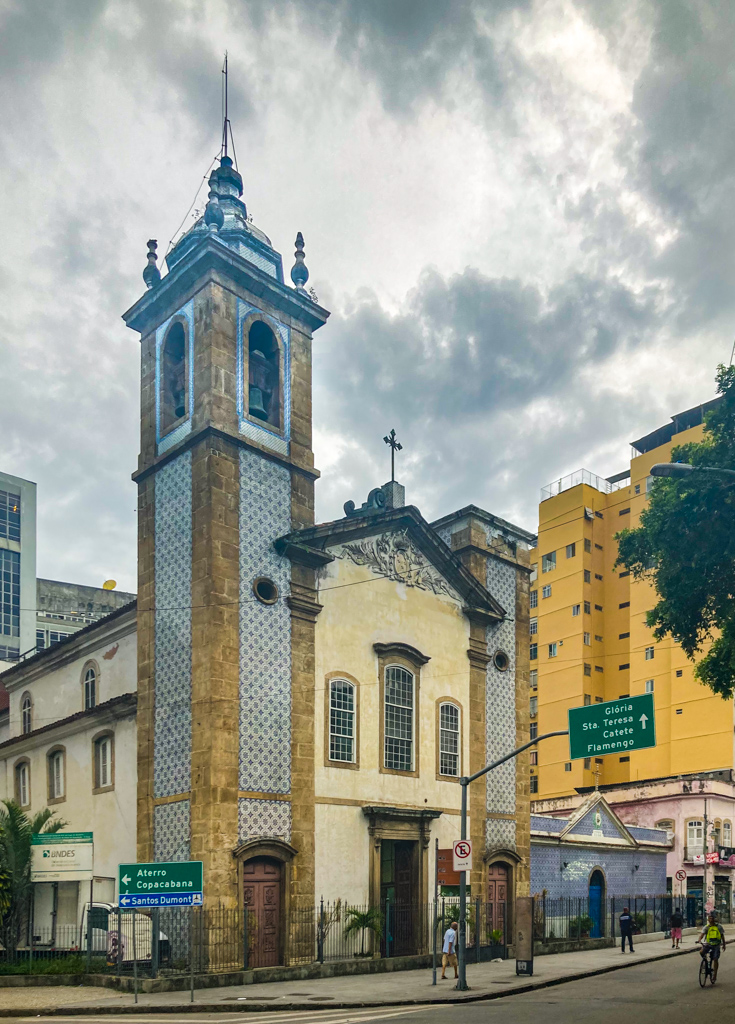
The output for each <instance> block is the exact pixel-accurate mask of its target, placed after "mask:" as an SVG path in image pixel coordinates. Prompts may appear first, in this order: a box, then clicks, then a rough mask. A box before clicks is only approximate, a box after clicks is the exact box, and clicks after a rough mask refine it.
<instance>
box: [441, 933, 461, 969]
mask: <svg viewBox="0 0 735 1024" xmlns="http://www.w3.org/2000/svg"><path fill="white" fill-rule="evenodd" d="M457 927H458V925H457V922H456V921H452V923H451V924H450V926H449V927H448V928H447V930H446V931H445V932H444V943H443V945H442V981H446V974H445V971H446V969H447V967H453V968H454V977H455V978H458V977H459V974H458V973H457Z"/></svg>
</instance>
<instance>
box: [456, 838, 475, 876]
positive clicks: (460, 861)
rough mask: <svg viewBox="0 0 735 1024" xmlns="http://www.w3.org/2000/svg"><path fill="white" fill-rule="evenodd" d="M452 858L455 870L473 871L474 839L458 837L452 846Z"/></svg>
mask: <svg viewBox="0 0 735 1024" xmlns="http://www.w3.org/2000/svg"><path fill="white" fill-rule="evenodd" d="M452 858H453V862H454V864H453V866H454V870H455V871H472V841H471V840H470V839H458V840H457V841H456V842H455V843H454V845H453V846H452Z"/></svg>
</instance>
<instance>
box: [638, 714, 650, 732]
mask: <svg viewBox="0 0 735 1024" xmlns="http://www.w3.org/2000/svg"><path fill="white" fill-rule="evenodd" d="M638 721H639V722H640V723H641V729H645V728H646V722H647V721H648V715H641V717H640V718H639V719H638Z"/></svg>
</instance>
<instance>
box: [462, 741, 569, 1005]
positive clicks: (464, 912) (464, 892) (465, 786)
mask: <svg viewBox="0 0 735 1024" xmlns="http://www.w3.org/2000/svg"><path fill="white" fill-rule="evenodd" d="M568 735H569V733H568V731H567V730H566V729H559V730H557V731H556V732H546V733H544V734H543V736H537V737H536V739H533V740H529V741H528V743H523V744H522V745H521V746H520V747H516V749H515V750H511V752H510V753H509V754H505V755H504V756H503V757H499V758H498V759H497V761H493V762H492V764H487V765H485V767H484V768H481V769H480V771H479V772H475V774H474V775H469V776H467V775H465V776H463V777H462V778H461V779H460V780H459V784H460V786H461V787H462V812H461V813H462V818H461V831H460V838H461V839H466V838H467V789H468V787H469V784H470V783H471V782H474V781H475V779H479V778H480V777H481V776H483V775H487V773H488V772H491V771H492V770H493V768H499V767H500V765H501V764H505V762H506V761H510V759H511V758H513V757H516V756H517V755H518V754H522V753H523V751H524V750H527V749H528V748H529V747H535V746H536V744H537V743H540V742H541V741H542V740H548V739H551V737H552V736H568ZM465 875H466V872H464V871H461V872H460V874H459V947H458V950H459V967H458V972H457V973H458V974H459V979H458V981H457V985H456V988H458V989H459V990H460V991H465V990H466V989H467V965H466V962H465V959H466V958H465V953H466V950H465V945H464V941H465V926H466V924H467V883H466V879H465Z"/></svg>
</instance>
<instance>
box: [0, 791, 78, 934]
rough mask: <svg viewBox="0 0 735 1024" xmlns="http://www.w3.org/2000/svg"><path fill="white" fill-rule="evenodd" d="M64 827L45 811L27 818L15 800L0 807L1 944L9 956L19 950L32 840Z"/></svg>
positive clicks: (27, 903)
mask: <svg viewBox="0 0 735 1024" xmlns="http://www.w3.org/2000/svg"><path fill="white" fill-rule="evenodd" d="M65 826H66V822H65V821H62V820H61V818H57V817H56V812H55V811H50V810H49V809H48V808H46V809H45V810H43V811H39V812H38V814H34V815H33V817H29V816H28V815H27V814H25V813H24V812H23V811H22V810H21V808H20V805H19V804H17V803H16V802H15V800H5V801H3V804H2V805H0V942H1V943H2V944H3V946H4V947H5V949H6V950H7V952H8V953H14V952H15V950H16V949H17V947H18V943H19V942H20V934H21V929H22V927H23V921H24V920H25V919H26V918H27V913H28V909H29V907H30V902H31V895H32V891H33V886H32V883H31V836H32V835H34V834H35V833H39V832H43V833H50V832H59V831H61V829H63V828H65Z"/></svg>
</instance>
